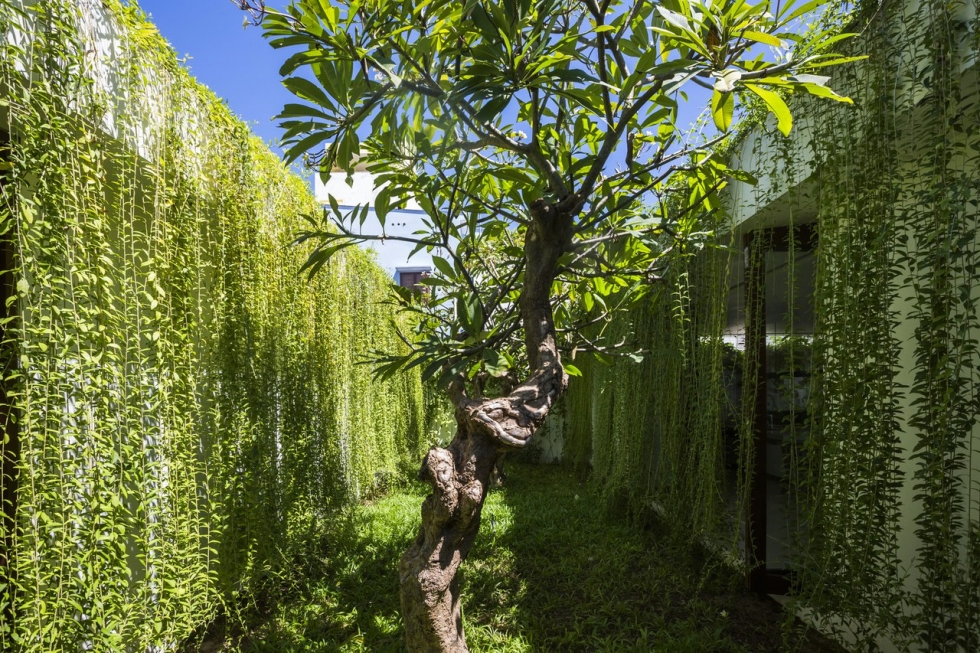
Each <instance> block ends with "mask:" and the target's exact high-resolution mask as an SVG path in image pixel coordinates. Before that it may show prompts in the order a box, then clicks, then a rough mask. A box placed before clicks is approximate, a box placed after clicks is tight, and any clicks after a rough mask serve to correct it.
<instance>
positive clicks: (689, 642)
mask: <svg viewBox="0 0 980 653" xmlns="http://www.w3.org/2000/svg"><path fill="white" fill-rule="evenodd" d="M508 473H509V478H508V481H507V486H506V487H505V488H502V489H499V490H495V491H493V492H492V493H491V494H490V497H489V498H488V500H487V503H486V506H485V507H484V510H483V526H482V528H481V531H480V535H479V537H478V539H477V543H476V546H475V547H474V549H473V551H472V552H471V554H470V557H469V559H468V560H467V561H466V563H464V565H463V568H462V569H463V571H462V574H463V576H462V587H463V609H464V619H465V622H466V634H467V643H468V644H469V647H470V649H471V650H472V651H473V652H474V653H476V652H477V651H485V652H494V653H498V652H499V653H511V652H513V653H517V652H519V651H546V652H547V651H583V652H584V651H590V652H591V651H616V652H619V651H624V652H625V651H676V652H678V653H681V652H690V653H703V652H706V651H732V652H734V651H774V652H775V651H806V652H816V651H838V650H839V649H837V648H835V647H832V646H831V645H830V644H829V643H828V642H827V641H826V640H824V639H823V638H821V637H818V636H817V635H816V634H815V633H813V632H809V633H804V632H803V631H802V629H797V630H796V631H795V632H793V633H789V634H786V633H785V629H784V628H783V622H784V615H783V613H782V612H781V611H780V609H779V608H778V606H777V605H776V604H775V603H774V602H772V601H769V600H768V599H767V600H762V599H758V598H756V597H754V596H752V595H748V594H743V593H741V592H740V590H739V589H738V588H739V587H740V585H741V578H740V577H739V576H738V575H736V574H735V573H734V572H732V571H730V570H726V569H725V568H724V567H722V566H720V565H718V566H716V567H715V568H714V569H713V570H712V571H711V573H706V572H705V569H706V566H705V561H704V560H703V559H701V560H699V559H697V555H696V554H695V553H693V552H689V551H684V550H683V549H680V548H678V547H670V546H667V545H666V544H665V543H664V542H662V541H661V540H662V539H663V538H658V537H657V533H656V532H653V531H652V530H651V531H646V532H643V531H640V530H638V529H635V528H630V527H629V526H627V525H626V524H624V523H617V521H615V520H614V519H610V518H607V517H606V515H607V513H608V510H607V508H606V505H605V503H604V501H603V499H602V498H601V497H599V496H596V495H595V494H593V493H592V492H590V489H589V487H588V486H583V485H580V484H579V483H578V482H577V481H576V480H575V478H574V477H573V476H572V475H571V474H570V473H568V472H566V471H565V470H562V469H559V468H555V467H544V466H519V465H509V466H508ZM425 494H426V492H425V488H424V487H423V486H421V485H419V486H417V487H415V488H412V489H409V490H404V489H403V490H398V491H395V492H393V493H391V494H389V495H388V496H385V497H383V498H380V499H378V500H376V501H373V502H369V503H366V504H364V505H361V506H358V507H357V508H356V509H355V510H353V511H352V512H351V514H350V515H349V516H348V517H347V518H346V519H345V520H344V521H343V522H342V523H341V525H340V528H338V530H337V531H336V532H335V533H332V534H330V536H329V537H328V538H327V541H328V547H327V549H328V550H327V551H325V557H324V560H323V568H322V573H321V574H320V575H318V577H315V578H310V579H308V581H307V583H306V584H305V585H304V586H302V587H301V588H298V589H297V590H295V591H294V592H292V593H291V595H288V596H284V597H274V598H276V599H277V602H276V603H275V604H274V605H273V606H272V607H271V608H269V610H268V612H267V613H266V614H264V615H259V617H258V618H257V620H256V622H255V625H254V627H253V628H251V629H250V630H249V631H247V632H245V633H242V634H239V635H238V636H236V637H223V636H212V637H211V638H210V639H208V640H206V641H205V644H204V646H203V647H202V648H201V650H202V651H219V650H233V649H236V648H239V647H240V649H241V650H244V651H263V652H270V653H271V652H277V653H280V652H281V653H286V652H290V653H292V652H295V653H300V652H304V653H316V652H321V651H322V652H326V651H403V650H404V644H403V643H402V633H401V618H400V617H399V614H398V576H397V572H396V565H397V561H398V557H399V556H400V555H401V553H402V551H404V550H405V549H406V548H407V547H408V544H409V542H410V541H411V539H412V538H413V537H414V535H415V532H416V528H417V527H418V521H419V506H420V503H421V500H422V498H423V497H424V495H425Z"/></svg>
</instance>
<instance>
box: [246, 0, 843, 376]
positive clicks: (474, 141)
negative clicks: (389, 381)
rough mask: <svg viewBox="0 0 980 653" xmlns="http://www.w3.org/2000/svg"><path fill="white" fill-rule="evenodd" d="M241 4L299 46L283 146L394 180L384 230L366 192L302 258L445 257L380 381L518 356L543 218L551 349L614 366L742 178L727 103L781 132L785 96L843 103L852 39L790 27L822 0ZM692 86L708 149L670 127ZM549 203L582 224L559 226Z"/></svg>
mask: <svg viewBox="0 0 980 653" xmlns="http://www.w3.org/2000/svg"><path fill="white" fill-rule="evenodd" d="M240 4H241V6H242V7H243V8H245V9H248V10H250V11H251V12H252V14H253V16H255V18H256V19H259V20H261V21H262V24H263V26H264V28H265V30H266V35H267V37H268V38H269V39H270V43H271V44H272V45H273V46H274V47H277V48H292V49H295V50H296V51H295V52H294V53H293V54H292V55H291V56H290V57H289V58H288V60H286V62H285V64H284V65H283V67H282V71H281V72H282V74H283V76H284V84H285V85H286V87H287V88H288V89H289V90H290V91H292V92H293V93H294V94H295V95H296V96H297V98H298V101H297V102H296V103H293V104H289V105H287V106H286V107H285V108H284V110H283V112H282V114H281V115H280V116H279V118H280V119H281V121H282V122H281V125H282V127H283V129H284V130H285V131H284V144H285V145H286V147H287V158H288V159H290V160H296V159H298V158H301V157H302V158H304V159H305V160H306V161H307V163H308V164H310V165H312V166H313V167H315V168H316V169H318V170H319V171H320V174H321V175H324V176H326V175H329V174H330V170H331V168H333V167H334V166H336V167H338V168H339V169H341V170H343V171H346V172H347V173H348V174H350V173H352V172H353V169H354V166H355V164H356V163H357V162H358V161H359V160H366V161H367V165H368V169H369V170H370V171H371V172H373V173H374V174H375V175H376V178H377V182H378V184H379V185H381V186H382V188H381V191H380V192H379V194H378V196H377V200H376V202H375V204H374V207H373V208H374V210H375V211H376V214H377V217H378V219H379V220H380V223H381V226H382V228H381V230H380V232H379V233H374V234H368V233H365V232H364V230H363V229H362V227H363V225H364V223H365V220H366V218H367V216H368V207H367V206H364V207H358V208H357V209H355V210H351V211H343V210H341V207H339V206H338V205H337V204H336V203H335V202H333V203H332V204H331V206H330V207H329V208H328V209H327V210H326V211H325V212H324V215H323V216H318V217H315V218H311V221H310V222H311V227H310V229H309V231H307V232H306V233H304V234H303V235H302V236H301V239H304V240H305V239H314V240H316V242H317V243H318V246H317V249H316V251H315V252H314V253H313V255H312V256H311V257H310V259H309V261H308V263H307V269H308V270H309V272H310V273H311V274H313V273H315V272H316V271H317V270H318V269H319V268H320V267H321V266H322V265H323V264H324V263H325V262H326V261H327V260H328V259H329V258H330V256H331V255H332V254H333V253H334V252H335V251H337V250H339V249H341V248H343V247H346V246H349V245H352V244H355V243H360V242H364V241H366V240H370V239H382V240H383V239H400V240H409V241H411V242H412V243H414V244H415V246H416V250H421V249H425V250H428V251H430V252H435V255H434V256H433V261H434V264H435V268H436V272H435V274H433V275H432V276H431V277H430V278H429V279H428V280H426V281H425V284H426V285H428V286H429V288H431V289H432V292H431V293H430V294H429V295H428V299H427V300H426V301H420V300H419V298H417V297H415V296H413V294H412V293H410V292H408V291H400V295H399V299H398V301H399V302H400V303H401V304H402V305H403V306H404V307H405V308H406V309H407V310H409V311H412V312H415V313H417V314H419V315H420V317H421V319H420V320H419V321H418V322H417V324H418V327H417V333H416V334H414V335H407V336H406V337H405V342H406V343H407V345H408V348H409V353H407V354H399V355H388V356H387V357H384V358H382V360H381V363H382V364H381V365H380V367H379V368H378V369H379V373H380V374H382V375H384V376H387V375H389V374H392V373H394V372H395V371H397V370H398V369H403V368H405V367H410V366H415V365H422V366H424V367H423V370H424V375H425V377H426V378H430V377H433V376H437V375H440V374H441V375H442V378H443V379H444V380H448V379H449V378H452V377H453V376H455V375H458V374H465V375H466V376H467V377H469V378H476V377H478V376H480V375H481V373H485V374H489V375H491V376H504V375H507V374H508V373H509V372H510V371H511V370H516V369H518V368H520V367H522V360H521V356H520V353H519V352H520V351H521V347H520V346H519V345H520V332H521V328H522V320H521V311H520V300H521V296H522V292H523V290H524V288H525V285H526V279H525V272H526V266H527V264H528V260H527V255H526V248H525V240H526V239H527V237H528V231H529V230H531V229H534V228H535V227H534V224H535V219H536V218H541V219H540V220H538V224H539V225H540V226H542V227H543V228H544V229H545V230H551V231H553V232H556V233H557V231H562V233H560V234H558V235H557V236H556V237H557V238H558V239H559V240H560V241H561V250H562V251H561V252H560V257H559V260H558V262H557V267H556V269H555V271H554V279H553V280H552V283H550V284H549V285H550V287H549V288H548V296H549V298H550V301H551V303H552V306H553V309H554V310H553V320H554V329H555V333H556V335H557V344H558V346H559V348H560V350H561V351H563V352H564V353H566V354H571V356H570V357H571V358H574V357H575V355H577V354H578V352H591V353H593V354H594V355H596V356H598V357H599V358H600V359H602V360H606V357H607V356H609V355H610V354H611V353H615V352H616V351H617V349H619V348H621V347H622V346H624V345H628V343H620V342H612V341H610V340H609V338H607V337H606V334H605V331H604V328H603V325H604V324H606V323H608V320H609V318H610V317H611V316H612V314H614V313H615V312H617V311H620V310H623V309H625V308H627V307H629V306H630V305H632V304H633V303H634V302H636V301H637V300H638V299H639V298H640V297H641V296H643V295H644V294H645V293H647V292H649V289H650V288H651V282H653V281H656V280H657V279H658V278H659V276H660V275H661V274H662V272H663V269H664V267H665V266H666V265H667V264H668V263H669V261H670V260H671V257H672V256H674V255H684V254H687V253H690V252H692V251H694V250H695V249H696V248H697V247H699V246H701V245H702V244H703V242H704V237H705V236H706V235H707V232H708V231H709V230H710V229H711V226H710V225H711V221H710V220H705V218H706V217H707V216H710V215H711V214H712V213H713V212H715V211H716V210H717V209H718V207H719V197H718V192H719V191H720V190H721V189H722V188H723V187H724V185H725V184H726V182H727V181H728V180H729V179H730V178H732V177H738V176H739V175H740V173H739V172H737V171H735V170H731V169H729V168H728V167H727V165H726V163H725V162H724V161H723V160H721V159H720V157H718V156H716V155H715V154H713V153H712V147H713V146H715V145H717V144H718V143H719V142H720V141H721V140H722V139H724V138H725V137H726V135H727V134H728V133H730V131H731V130H732V127H733V121H734V115H735V106H736V102H737V101H738V102H744V101H745V100H746V99H747V97H748V98H753V99H754V101H755V102H756V103H761V104H762V105H764V106H765V107H766V108H768V110H769V111H771V112H772V113H773V114H774V115H775V118H776V122H777V126H778V128H779V129H780V130H781V131H783V132H784V133H788V132H789V129H790V128H791V125H792V116H791V115H790V111H789V109H788V107H787V105H786V102H785V100H784V99H783V97H784V95H785V94H786V93H791V92H800V91H803V92H808V93H812V94H814V95H817V96H821V97H827V98H832V99H836V100H841V101H849V100H847V99H846V98H842V97H840V96H838V95H836V94H835V93H834V92H833V91H832V90H830V88H829V87H828V86H827V82H828V79H829V78H828V77H825V76H819V75H815V74H812V72H813V70H814V69H818V68H822V67H825V66H829V65H833V64H837V63H842V62H843V61H845V60H846V59H844V58H842V57H838V56H836V55H834V54H831V53H828V52H826V51H825V49H826V48H827V47H828V46H829V45H831V44H832V43H833V42H835V41H836V40H837V39H838V38H839V37H835V38H827V35H826V34H818V35H816V37H815V38H809V39H806V40H804V39H801V37H800V36H799V35H798V34H797V32H796V30H797V29H798V27H799V24H800V20H801V18H804V17H806V16H807V15H808V14H809V13H810V12H813V11H814V10H815V9H817V8H819V6H820V5H821V4H822V3H821V2H820V0H815V1H813V2H808V3H805V4H802V5H799V6H793V3H786V4H784V5H782V6H781V5H780V3H774V4H770V3H768V2H760V3H757V4H752V3H750V2H747V1H745V0H704V1H703V2H697V1H695V0H663V1H662V2H644V1H634V2H621V1H617V0H583V1H572V0H541V1H537V2H535V1H532V0H510V1H507V2H499V3H482V2H475V1H474V0H468V1H467V2H437V1H433V0H422V1H416V0H412V1H399V0H367V1H358V0H344V1H342V2H336V3H333V2H329V1H327V0H299V1H298V2H293V3H292V4H291V5H290V6H289V7H288V8H287V9H286V10H285V11H282V12H279V11H273V10H269V9H267V8H266V7H265V6H264V4H262V3H261V2H259V3H256V2H254V1H248V0H240ZM692 86H700V87H704V88H706V89H709V90H710V91H711V102H710V113H711V116H712V118H713V124H714V127H715V129H716V130H717V134H716V136H714V137H713V138H702V139H699V140H698V141H697V142H691V139H686V138H685V137H684V135H683V132H682V129H681V126H680V125H679V124H678V114H679V106H680V103H683V102H684V101H685V100H686V95H685V91H686V90H687V89H688V88H689V87H692ZM410 200H414V201H416V202H418V204H419V205H420V206H421V207H422V208H423V210H424V212H425V218H424V223H425V229H424V231H423V232H421V233H417V234H415V235H414V236H412V237H410V238H404V237H397V236H392V235H389V234H387V233H386V232H385V229H384V225H385V220H386V217H387V215H388V214H389V212H390V211H392V210H395V209H398V208H400V207H404V206H405V205H406V203H407V202H409V201H410ZM548 211H551V212H552V213H553V214H557V213H562V214H567V215H570V216H571V219H570V221H569V223H568V224H567V225H565V226H562V227H559V226H558V225H557V224H552V223H549V222H548ZM627 351H628V348H627ZM628 353H630V354H631V355H636V352H628ZM567 358H568V357H566V362H565V365H564V367H565V370H566V371H567V372H569V373H571V374H576V373H577V370H576V368H575V367H574V364H573V363H570V362H568V360H567ZM525 369H526V368H525Z"/></svg>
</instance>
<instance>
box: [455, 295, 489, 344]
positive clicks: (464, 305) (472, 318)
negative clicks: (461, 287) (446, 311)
mask: <svg viewBox="0 0 980 653" xmlns="http://www.w3.org/2000/svg"><path fill="white" fill-rule="evenodd" d="M456 317H457V319H458V320H459V323H460V325H461V326H462V327H463V330H464V331H466V333H467V335H470V336H473V337H476V336H478V335H480V332H481V331H482V330H483V308H482V306H481V305H480V298H479V297H477V296H476V295H472V294H465V295H463V296H462V297H460V298H458V299H457V300H456Z"/></svg>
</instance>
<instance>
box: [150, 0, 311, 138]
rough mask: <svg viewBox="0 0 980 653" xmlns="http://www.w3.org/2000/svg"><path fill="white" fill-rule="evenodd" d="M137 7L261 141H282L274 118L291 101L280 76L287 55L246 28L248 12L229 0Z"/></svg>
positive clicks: (156, 1) (173, 0) (161, 0)
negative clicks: (279, 138) (281, 66)
mask: <svg viewBox="0 0 980 653" xmlns="http://www.w3.org/2000/svg"><path fill="white" fill-rule="evenodd" d="M138 3H139V5H140V7H142V9H143V11H145V12H146V13H147V14H149V15H150V20H151V21H152V22H153V23H154V24H155V25H156V26H157V29H159V30H160V33H161V34H162V35H163V36H164V38H166V39H167V40H168V41H170V44H171V45H172V46H173V47H174V49H175V50H176V51H177V56H178V57H181V58H183V57H185V56H187V57H189V58H188V59H187V60H186V61H185V65H186V66H187V68H189V69H190V71H191V74H192V75H194V77H196V78H197V80H198V81H200V82H201V83H203V84H204V85H206V86H207V87H209V88H210V89H211V90H212V91H214V92H215V93H216V94H217V95H218V97H220V98H223V99H224V100H225V101H227V103H228V106H229V107H230V108H231V110H232V111H233V112H234V113H235V114H236V115H237V116H238V117H239V118H241V119H242V120H244V121H245V122H247V123H248V124H249V126H250V127H251V128H252V131H253V132H255V133H256V134H258V135H259V136H260V137H261V138H262V140H264V141H266V142H267V143H272V142H273V141H275V140H276V139H278V137H279V133H280V132H279V129H278V128H277V127H276V126H275V123H274V122H273V121H272V117H273V116H275V115H276V114H278V113H279V111H280V109H282V107H283V105H284V104H286V103H287V102H291V101H292V95H291V94H290V93H289V92H288V91H287V90H286V89H285V88H284V87H283V85H282V83H281V81H280V80H281V77H280V76H279V66H280V65H282V62H283V61H284V60H285V58H286V56H287V55H285V54H284V53H283V52H282V51H276V50H273V49H272V48H271V47H269V44H268V43H266V41H265V39H263V38H262V30H261V29H259V28H258V27H253V26H249V27H248V28H247V29H243V28H242V18H243V17H244V16H245V15H246V14H245V13H244V12H242V11H241V10H239V9H238V8H237V7H236V6H235V5H233V4H232V3H231V2H230V0H138ZM269 5H270V6H278V5H281V3H274V2H270V3H269ZM277 151H279V150H278V149H277Z"/></svg>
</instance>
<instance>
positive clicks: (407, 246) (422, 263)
mask: <svg viewBox="0 0 980 653" xmlns="http://www.w3.org/2000/svg"><path fill="white" fill-rule="evenodd" d="M314 192H315V195H316V199H317V201H318V202H319V203H320V204H323V205H325V206H326V205H328V204H329V202H330V196H333V198H334V199H335V200H336V201H337V204H339V205H340V206H341V207H342V209H343V210H348V209H351V208H353V207H355V206H364V205H365V204H367V205H368V206H371V207H373V206H374V201H375V198H377V196H378V188H377V187H376V185H375V183H374V175H373V174H371V173H370V172H368V171H367V169H366V168H365V166H364V165H363V164H358V165H357V166H356V167H355V169H354V174H353V175H351V179H350V183H347V174H346V173H344V172H343V171H334V172H333V173H331V175H330V177H329V178H328V179H327V181H326V182H324V181H323V180H322V179H320V177H319V176H317V177H316V178H315V180H314ZM424 217H425V214H424V213H423V212H422V210H421V208H420V207H419V205H418V203H417V202H415V201H414V200H412V201H409V202H408V203H407V205H406V207H405V210H393V211H390V212H389V213H388V215H387V216H385V225H384V227H382V226H381V222H380V221H379V220H378V217H377V215H376V214H375V212H374V209H373V208H372V209H371V211H370V212H369V214H368V217H367V219H366V220H365V221H364V224H363V225H361V226H360V227H359V228H358V230H357V231H356V233H361V234H365V235H369V236H382V235H383V236H385V237H386V238H385V240H383V241H382V240H373V241H367V242H365V243H364V244H363V245H362V247H363V248H364V249H368V250H373V251H374V252H375V255H376V256H377V261H378V264H379V265H380V266H381V267H382V268H384V269H385V271H386V272H388V273H389V274H390V275H392V277H394V275H395V269H396V268H404V267H428V268H431V267H432V255H433V254H437V255H438V254H439V251H438V250H434V251H432V252H427V251H426V250H425V249H422V250H421V251H418V252H416V253H415V254H414V255H413V254H412V250H414V249H415V244H414V243H409V242H405V241H400V240H393V239H392V238H396V239H397V238H417V237H418V235H417V234H416V233H415V232H417V231H425V230H426V227H425V225H424V223H423V219H424Z"/></svg>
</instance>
